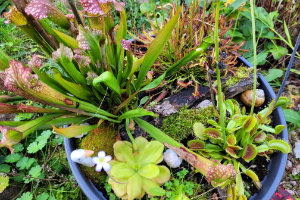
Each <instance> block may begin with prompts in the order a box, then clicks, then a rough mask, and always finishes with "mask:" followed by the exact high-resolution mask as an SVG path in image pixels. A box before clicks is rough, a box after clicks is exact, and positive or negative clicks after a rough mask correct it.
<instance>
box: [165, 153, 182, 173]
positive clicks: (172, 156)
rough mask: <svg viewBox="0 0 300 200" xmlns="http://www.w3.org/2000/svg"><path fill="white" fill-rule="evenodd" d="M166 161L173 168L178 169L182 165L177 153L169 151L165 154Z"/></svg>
mask: <svg viewBox="0 0 300 200" xmlns="http://www.w3.org/2000/svg"><path fill="white" fill-rule="evenodd" d="M164 161H165V162H166V163H167V164H168V165H169V166H170V167H172V168H177V167H179V166H180V165H181V163H182V159H181V158H180V157H178V155H177V154H176V153H175V151H173V150H171V149H168V150H167V151H165V153H164Z"/></svg>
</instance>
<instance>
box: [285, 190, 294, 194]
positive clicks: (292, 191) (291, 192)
mask: <svg viewBox="0 0 300 200" xmlns="http://www.w3.org/2000/svg"><path fill="white" fill-rule="evenodd" d="M286 191H287V192H288V193H290V194H291V195H295V191H294V190H289V189H287V190H286Z"/></svg>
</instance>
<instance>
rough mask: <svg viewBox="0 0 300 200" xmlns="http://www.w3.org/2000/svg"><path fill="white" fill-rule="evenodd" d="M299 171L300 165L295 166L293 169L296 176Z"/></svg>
mask: <svg viewBox="0 0 300 200" xmlns="http://www.w3.org/2000/svg"><path fill="white" fill-rule="evenodd" d="M299 173H300V167H298V166H297V167H295V168H293V170H292V175H293V176H296V175H297V174H299Z"/></svg>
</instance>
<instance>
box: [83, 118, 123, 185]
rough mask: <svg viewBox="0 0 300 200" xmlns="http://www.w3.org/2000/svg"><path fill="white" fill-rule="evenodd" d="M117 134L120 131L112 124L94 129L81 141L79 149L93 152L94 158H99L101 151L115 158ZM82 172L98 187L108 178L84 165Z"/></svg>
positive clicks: (104, 174)
mask: <svg viewBox="0 0 300 200" xmlns="http://www.w3.org/2000/svg"><path fill="white" fill-rule="evenodd" d="M117 134H118V131H117V130H115V128H114V126H113V125H112V124H102V125H101V127H99V128H97V129H94V130H93V131H91V132H90V133H88V134H87V136H85V137H84V138H83V139H82V140H81V141H80V143H79V148H80V149H88V150H93V151H94V155H93V156H97V154H98V152H99V151H105V153H106V155H111V156H112V157H113V152H114V151H113V144H114V143H115V142H116V138H117ZM81 170H82V172H83V173H84V174H85V175H86V176H87V177H88V178H89V179H91V180H92V182H93V183H94V184H95V185H96V186H100V185H101V184H103V183H105V178H106V177H107V175H106V173H105V172H103V171H101V172H96V171H95V168H94V167H86V166H83V165H81Z"/></svg>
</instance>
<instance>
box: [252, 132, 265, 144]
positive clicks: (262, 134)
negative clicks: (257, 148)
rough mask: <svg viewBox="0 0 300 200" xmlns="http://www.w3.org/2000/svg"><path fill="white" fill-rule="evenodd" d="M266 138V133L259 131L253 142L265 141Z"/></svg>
mask: <svg viewBox="0 0 300 200" xmlns="http://www.w3.org/2000/svg"><path fill="white" fill-rule="evenodd" d="M266 138H267V135H266V134H265V133H264V132H261V133H259V134H258V135H257V136H256V137H255V138H254V142H256V143H262V142H264V141H265V139H266Z"/></svg>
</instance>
